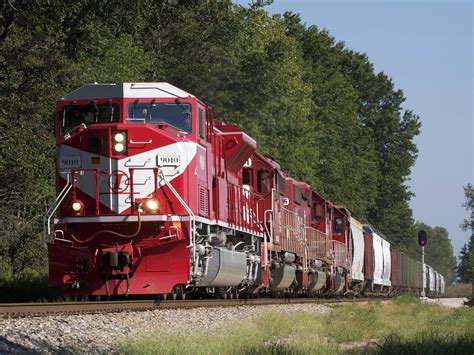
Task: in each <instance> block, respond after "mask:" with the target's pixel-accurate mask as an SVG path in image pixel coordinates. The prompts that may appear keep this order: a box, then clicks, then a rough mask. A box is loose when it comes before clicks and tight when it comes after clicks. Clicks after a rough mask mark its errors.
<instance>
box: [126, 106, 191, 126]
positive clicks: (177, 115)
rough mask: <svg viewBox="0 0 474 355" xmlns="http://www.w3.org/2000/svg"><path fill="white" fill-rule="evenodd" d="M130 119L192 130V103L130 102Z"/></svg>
mask: <svg viewBox="0 0 474 355" xmlns="http://www.w3.org/2000/svg"><path fill="white" fill-rule="evenodd" d="M127 119H128V121H132V122H133V121H136V122H143V123H166V124H168V125H170V126H172V127H174V128H176V129H177V130H179V131H182V132H187V133H190V132H191V131H192V113H191V105H190V104H186V103H174V102H153V101H152V102H150V103H146V102H139V103H136V102H135V103H131V104H128V118H127Z"/></svg>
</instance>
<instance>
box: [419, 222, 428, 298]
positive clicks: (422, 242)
mask: <svg viewBox="0 0 474 355" xmlns="http://www.w3.org/2000/svg"><path fill="white" fill-rule="evenodd" d="M426 241H427V235H426V232H425V231H424V230H420V231H419V232H418V244H419V245H420V246H421V270H422V283H423V284H422V286H421V298H422V299H426V294H425V285H426V269H425V245H426Z"/></svg>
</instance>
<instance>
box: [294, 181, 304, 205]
mask: <svg viewBox="0 0 474 355" xmlns="http://www.w3.org/2000/svg"><path fill="white" fill-rule="evenodd" d="M293 194H294V195H295V203H297V204H298V205H299V204H300V203H301V200H302V198H303V196H302V195H301V190H300V188H299V187H298V186H296V185H293Z"/></svg>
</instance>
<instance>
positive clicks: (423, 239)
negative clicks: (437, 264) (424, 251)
mask: <svg viewBox="0 0 474 355" xmlns="http://www.w3.org/2000/svg"><path fill="white" fill-rule="evenodd" d="M426 239H427V238H426V232H425V231H424V230H421V231H419V232H418V244H419V245H420V247H424V246H425V245H426V241H427V240H426Z"/></svg>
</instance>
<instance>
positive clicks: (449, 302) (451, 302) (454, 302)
mask: <svg viewBox="0 0 474 355" xmlns="http://www.w3.org/2000/svg"><path fill="white" fill-rule="evenodd" d="M466 301H467V298H462V297H458V298H428V299H427V300H424V301H423V302H426V303H431V304H436V305H438V306H445V307H452V308H459V307H463V306H464V302H466Z"/></svg>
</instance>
